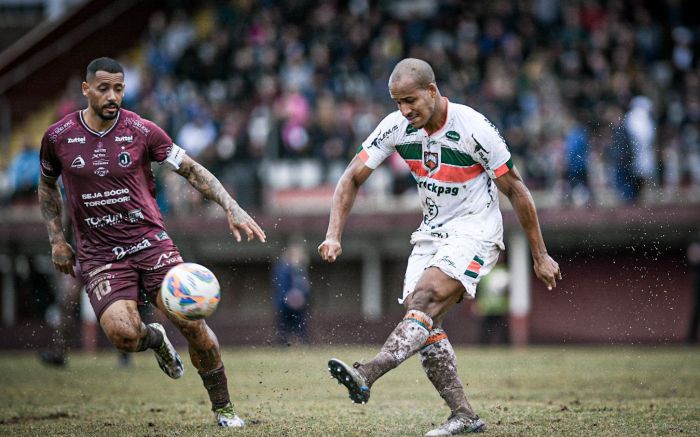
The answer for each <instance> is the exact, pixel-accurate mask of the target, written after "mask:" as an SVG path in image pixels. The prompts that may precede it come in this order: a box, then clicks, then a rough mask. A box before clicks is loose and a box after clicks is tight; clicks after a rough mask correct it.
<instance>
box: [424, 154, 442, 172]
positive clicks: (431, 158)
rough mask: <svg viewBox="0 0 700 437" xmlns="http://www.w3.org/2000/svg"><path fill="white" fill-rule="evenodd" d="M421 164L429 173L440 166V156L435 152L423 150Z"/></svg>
mask: <svg viewBox="0 0 700 437" xmlns="http://www.w3.org/2000/svg"><path fill="white" fill-rule="evenodd" d="M423 165H424V166H425V168H427V169H428V170H429V171H430V172H431V173H432V172H433V171H435V169H437V168H438V166H440V157H439V156H438V154H437V152H428V151H426V152H423Z"/></svg>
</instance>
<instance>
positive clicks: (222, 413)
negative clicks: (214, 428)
mask: <svg viewBox="0 0 700 437" xmlns="http://www.w3.org/2000/svg"><path fill="white" fill-rule="evenodd" d="M214 414H215V415H216V423H217V424H218V425H219V426H220V427H222V428H243V427H244V426H245V422H244V421H243V419H241V418H240V417H238V415H236V413H235V412H234V411H233V405H232V404H231V402H229V403H228V404H226V406H225V407H221V408H217V409H216V410H214Z"/></svg>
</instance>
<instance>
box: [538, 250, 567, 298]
mask: <svg viewBox="0 0 700 437" xmlns="http://www.w3.org/2000/svg"><path fill="white" fill-rule="evenodd" d="M533 268H534V269H535V275H537V277H538V278H539V280H540V281H542V282H544V285H546V286H547V289H548V290H551V289H552V288H556V286H557V279H561V271H560V270H559V264H558V263H557V262H556V261H554V259H552V257H551V256H549V255H547V254H544V255H543V256H540V257H537V258H534V266H533Z"/></svg>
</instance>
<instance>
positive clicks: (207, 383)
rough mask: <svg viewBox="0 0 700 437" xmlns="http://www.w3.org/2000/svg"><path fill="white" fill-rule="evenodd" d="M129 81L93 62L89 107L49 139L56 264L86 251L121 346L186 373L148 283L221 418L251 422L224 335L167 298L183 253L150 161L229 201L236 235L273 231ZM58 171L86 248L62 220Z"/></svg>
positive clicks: (42, 185)
mask: <svg viewBox="0 0 700 437" xmlns="http://www.w3.org/2000/svg"><path fill="white" fill-rule="evenodd" d="M124 87H125V84H124V70H123V69H122V66H121V65H120V64H119V63H118V62H116V61H115V60H113V59H110V58H98V59H95V60H93V61H92V62H90V64H89V65H88V67H87V72H86V76H85V82H83V83H82V91H83V95H84V96H85V97H86V98H87V101H88V105H87V108H85V109H83V110H80V111H77V112H74V113H72V114H69V115H67V116H66V117H64V118H63V119H62V120H60V121H59V122H58V123H55V124H53V125H51V126H50V127H49V128H48V129H47V130H46V133H45V134H44V137H43V139H42V141H41V164H40V165H41V174H42V175H41V179H40V182H39V190H38V191H39V202H40V204H41V212H42V215H43V217H44V221H45V222H46V227H47V229H48V233H49V241H50V243H51V257H52V260H53V263H54V266H55V267H56V269H57V270H59V271H61V272H63V273H65V274H70V275H72V276H75V274H76V273H75V269H74V266H75V264H76V257H77V260H78V261H79V264H80V272H79V274H80V275H81V276H82V279H83V282H84V284H85V285H86V291H87V293H88V295H89V297H90V303H91V304H92V307H93V309H94V310H95V314H96V315H97V318H98V320H99V322H100V326H102V329H103V330H104V332H105V334H107V337H108V338H109V340H110V341H111V342H112V344H114V346H116V347H117V348H118V349H120V350H122V351H127V352H138V351H144V350H146V349H153V351H154V352H155V355H156V358H157V360H158V364H159V365H160V367H161V369H162V370H163V371H164V372H165V373H166V374H167V375H168V376H170V377H171V378H179V377H181V376H182V374H183V373H184V366H183V364H182V360H181V359H180V356H179V355H178V353H177V351H176V350H175V348H174V347H173V346H172V344H171V343H170V341H169V340H168V338H167V336H166V335H165V330H164V329H163V327H162V326H161V325H160V324H158V323H151V324H149V325H145V324H144V323H143V322H142V321H141V318H140V316H139V312H138V309H137V300H138V295H139V289H140V288H142V289H144V290H145V292H146V293H147V295H148V297H149V300H150V301H151V302H155V303H156V305H157V307H158V308H159V309H160V310H161V311H162V312H163V313H165V314H166V315H167V317H168V319H170V321H171V322H172V323H173V324H174V325H175V326H176V327H177V328H178V329H179V330H180V332H181V333H182V335H183V336H184V337H185V339H186V340H187V343H188V344H189V352H190V358H191V360H192V364H193V365H194V367H195V368H196V369H197V371H198V372H199V375H200V376H201V378H202V381H203V383H204V387H205V388H206V389H207V392H208V393H209V399H210V400H211V403H212V410H213V411H214V413H215V415H216V419H217V423H218V424H219V425H220V426H222V427H242V426H244V422H243V420H241V419H240V418H239V417H238V416H237V415H236V414H235V412H234V410H233V405H232V403H231V400H230V397H229V392H228V386H227V381H226V373H225V371H224V365H223V362H222V361H221V352H220V349H219V343H218V340H217V339H216V336H215V335H214V333H213V332H212V330H211V329H210V328H209V327H208V326H207V324H206V323H205V322H204V320H197V321H184V320H180V319H178V318H177V317H175V316H173V315H171V314H170V313H168V312H167V311H166V309H165V307H164V306H163V301H162V300H161V296H160V284H161V281H162V279H163V277H164V276H165V274H166V273H167V271H168V270H169V269H170V268H171V267H173V266H174V265H176V264H179V263H181V262H182V257H181V256H180V253H179V252H178V249H177V247H176V246H175V244H174V243H173V242H172V240H171V239H170V237H169V236H168V234H167V233H166V231H165V227H164V225H163V218H162V217H161V214H160V210H159V209H158V206H157V204H156V200H155V179H154V177H153V173H152V171H151V162H157V163H159V164H161V165H166V166H169V167H171V168H173V169H174V170H175V171H176V172H177V173H178V174H180V175H181V176H182V177H184V178H185V179H187V181H188V182H189V183H190V184H192V186H193V187H195V188H196V189H197V190H198V191H200V192H201V193H202V194H203V195H204V196H205V197H206V198H208V199H211V200H213V201H215V202H217V203H218V204H219V205H221V207H222V208H223V209H224V210H225V211H226V217H227V219H228V224H229V228H230V229H231V232H233V235H234V236H235V238H236V240H237V241H241V234H242V233H245V234H246V236H247V239H248V241H250V240H253V239H255V238H257V239H258V240H260V241H261V242H265V233H264V232H263V230H262V229H261V228H260V226H258V224H257V223H256V222H255V220H253V219H252V218H251V217H250V216H249V215H248V214H247V213H246V212H245V211H244V210H243V209H242V208H241V207H240V206H239V205H238V203H236V201H235V200H233V199H232V198H231V196H230V195H229V194H228V193H227V192H226V190H225V189H224V188H223V186H222V185H221V183H220V182H219V181H218V180H217V179H216V178H215V177H214V176H213V175H212V174H211V173H210V172H209V171H208V170H207V169H205V168H204V167H202V166H201V165H200V164H198V163H197V162H195V161H193V160H192V159H191V158H189V157H188V156H187V155H186V154H185V151H184V150H183V149H181V148H180V147H178V146H177V145H176V144H174V143H173V141H172V140H171V139H170V137H168V135H167V134H166V133H165V132H164V131H163V130H162V129H161V128H160V127H158V126H157V125H156V124H155V123H153V122H151V121H148V120H145V119H143V118H141V117H140V116H139V115H137V114H135V113H133V112H131V111H127V110H125V109H122V108H121V103H122V98H123V97H124ZM59 176H61V177H62V179H63V185H64V187H65V192H66V197H67V207H68V213H69V214H70V215H71V218H72V222H73V229H74V231H75V237H76V246H77V254H76V252H74V251H73V248H72V247H71V245H70V244H68V243H67V242H66V239H65V236H64V233H63V229H62V227H61V208H62V202H61V193H60V191H59V189H58V185H57V179H58V177H59Z"/></svg>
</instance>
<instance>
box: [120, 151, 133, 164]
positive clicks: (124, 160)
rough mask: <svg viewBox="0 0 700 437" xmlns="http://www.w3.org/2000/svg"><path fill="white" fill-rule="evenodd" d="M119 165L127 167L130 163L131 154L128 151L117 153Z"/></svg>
mask: <svg viewBox="0 0 700 437" xmlns="http://www.w3.org/2000/svg"><path fill="white" fill-rule="evenodd" d="M119 165H120V166H121V167H128V166H130V165H131V155H130V154H129V152H121V153H120V154H119Z"/></svg>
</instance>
